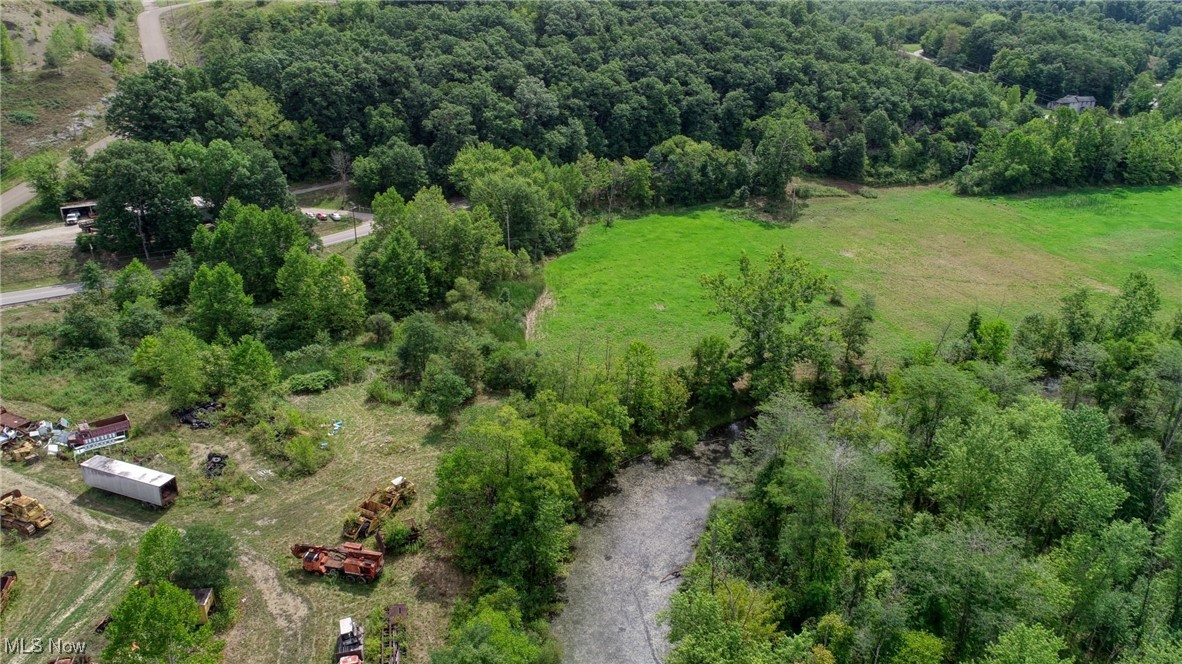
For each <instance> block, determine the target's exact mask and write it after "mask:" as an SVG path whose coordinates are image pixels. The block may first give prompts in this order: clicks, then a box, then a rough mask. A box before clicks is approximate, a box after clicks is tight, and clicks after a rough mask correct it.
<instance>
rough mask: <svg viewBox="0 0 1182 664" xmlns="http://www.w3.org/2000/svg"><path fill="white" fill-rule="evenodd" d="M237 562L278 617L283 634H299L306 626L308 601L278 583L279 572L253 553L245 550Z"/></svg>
mask: <svg viewBox="0 0 1182 664" xmlns="http://www.w3.org/2000/svg"><path fill="white" fill-rule="evenodd" d="M238 564H239V565H241V566H242V567H241V568H242V569H243V570H245V571H246V574H247V576H249V577H250V580H251V582H253V583H254V587H255V589H256V590H258V593H259V595H258V596H259V597H261V598H262V599H263V603H264V604H265V605H266V607H267V613H270V614H271V617H272V618H274V619H275V625H276V626H277V627H278V628H279V630H280V631H281V632H283V633H284V634H288V635H298V634H299V633H300V632H301V631H302V630H303V627H304V620H305V619H306V618H307V617H308V604H307V603H306V602H305V601H304V600H303V598H301V597H300V596H299V595H296V594H295V593H292V592H288V591H287V590H284V589H283V586H281V585H280V584H279V572H278V571H276V569H275V568H274V567H272V566H271V565H270V564H269V563H267V562H266V561H264V560H261V559H259V558H257V557H255V556H254V555H253V554H251V553H247V552H243V553H242V554H241V555H239V556H238ZM297 644H298V637H297Z"/></svg>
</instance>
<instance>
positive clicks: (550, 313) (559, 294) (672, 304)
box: [532, 187, 1182, 364]
mask: <svg viewBox="0 0 1182 664" xmlns="http://www.w3.org/2000/svg"><path fill="white" fill-rule="evenodd" d="M875 194H877V197H875V198H863V197H861V196H852V195H851V196H847V197H832V198H815V199H812V200H811V201H810V204H809V207H808V208H807V209H805V211H804V214H803V216H802V217H801V219H800V220H799V221H798V222H796V223H794V224H791V225H784V226H779V225H770V224H762V223H758V222H755V221H750V220H747V219H745V218H743V217H742V216H741V215H740V214H739V213H737V212H734V211H729V210H723V209H714V208H695V209H691V210H687V211H684V212H677V213H665V214H654V215H649V216H645V217H641V218H637V219H626V220H621V221H617V222H616V223H615V225H614V226H613V227H611V228H608V227H605V226H604V225H602V224H600V225H594V226H590V227H588V228H586V229H584V231H583V234H582V235H581V237H580V238H579V247H578V249H577V250H576V251H574V252H572V253H569V254H566V255H564V256H561V257H559V258H558V259H556V260H554V261H553V262H551V263H549V264H548V265H547V266H546V283H547V288H548V289H549V298H547V299H548V302H547V309H546V311H544V312H542V313H541V314H540V318H539V323H538V325H537V326H536V327H535V329H534V333H533V335H532V336H533V339H534V340H535V341H536V342H537V343H538V344H539V345H540V347H541V348H542V349H544V350H545V351H548V352H552V353H554V352H557V353H571V352H576V351H578V350H579V349H580V348H581V349H582V351H583V352H584V353H585V354H587V353H589V354H590V355H591V356H592V357H602V356H603V354H604V352H605V349H606V348H607V347H608V346H609V345H610V346H612V347H613V349H614V350H618V349H619V347H620V346H622V345H623V344H624V343H626V342H628V341H629V340H641V341H644V342H646V343H648V344H650V345H651V346H653V347H654V348H655V349H656V350H657V353H658V354H659V356H660V358H661V359H662V361H664V362H666V363H668V364H677V363H683V362H685V361H687V359H688V354H689V350H690V348H691V347H692V346H693V344H694V343H696V342H697V341H698V340H699V339H701V338H702V337H703V336H704V335H707V334H723V335H727V334H729V332H730V325H729V322H728V321H727V320H726V319H725V318H723V317H721V316H718V315H714V314H712V313H711V310H712V305H711V303H710V302H709V301H707V300H706V299H705V298H704V295H705V291H704V289H703V288H702V287H701V286H700V285H699V279H700V277H701V276H702V275H703V274H713V273H717V272H719V271H726V272H728V273H732V274H734V273H737V271H738V259H739V256H740V255H741V253H742V252H744V251H746V252H747V253H748V254H749V255H751V256H752V257H753V258H754V259H756V260H757V261H762V260H763V259H764V257H765V256H767V255H768V254H770V253H771V252H772V251H774V250H775V249H776V248H777V247H778V246H779V245H781V244H783V245H785V246H786V247H787V248H788V251H789V254H790V255H798V256H802V257H804V258H805V259H807V260H809V261H811V262H812V263H814V264H815V265H817V266H818V267H820V268H822V269H823V270H824V271H825V272H826V273H827V274H828V275H829V276H830V277H831V278H832V279H834V280H835V281H836V282H837V283H838V284H839V285H840V287H841V291H842V293H843V296H844V299H845V300H846V301H853V300H854V299H856V298H858V297H861V295H862V294H863V293H870V294H873V295H874V297H875V299H876V308H877V313H876V317H875V324H874V326H873V327H872V333H873V340H872V344H871V347H872V354H874V355H876V356H878V357H879V358H881V359H883V360H885V361H887V362H891V361H893V360H895V359H896V358H897V357H898V355H899V353H900V352H901V351H903V350H904V349H905V348H906V347H908V346H909V345H910V344H912V343H915V342H918V341H929V340H930V341H935V340H937V339H938V338H939V337H940V335H941V333H942V332H943V330H944V329H945V327H946V326H948V325H951V328H950V330H951V331H953V332H955V333H959V332H960V331H961V328H962V327H963V325H964V324H965V321H966V318H967V316H968V315H969V313H970V312H971V311H972V310H974V309H978V310H979V311H980V312H981V315H982V316H983V317H985V318H991V317H1001V318H1004V319H1006V320H1008V321H1010V322H1011V323H1015V324H1016V323H1017V322H1018V321H1019V320H1020V319H1021V318H1022V316H1024V315H1026V314H1027V313H1030V312H1032V311H1036V310H1039V309H1044V308H1050V307H1057V306H1058V304H1057V302H1056V301H1055V300H1056V299H1057V298H1058V297H1059V296H1061V295H1062V294H1064V293H1065V292H1067V291H1069V290H1071V289H1073V288H1075V287H1078V286H1087V287H1089V288H1093V289H1096V290H1098V291H1100V292H1101V293H1114V292H1115V291H1116V289H1117V288H1119V286H1120V284H1121V282H1122V281H1123V280H1124V278H1125V276H1126V275H1127V274H1128V273H1129V272H1131V271H1134V270H1144V271H1146V272H1147V273H1148V274H1149V275H1150V276H1151V277H1152V278H1153V279H1154V280H1156V282H1157V284H1158V287H1159V288H1160V290H1161V293H1162V298H1163V303H1164V305H1165V308H1166V309H1167V310H1169V309H1172V308H1174V307H1177V306H1178V305H1179V304H1182V213H1180V212H1179V210H1182V189H1180V188H1170V187H1158V188H1141V189H1134V188H1118V189H1100V190H1083V191H1079V192H1073V193H1065V194H1047V195H1037V196H1024V197H991V198H969V197H960V196H955V195H953V194H952V193H950V192H949V191H948V190H946V189H944V188H940V187H907V188H896V189H882V190H875Z"/></svg>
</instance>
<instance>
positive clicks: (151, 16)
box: [135, 0, 180, 62]
mask: <svg viewBox="0 0 1182 664" xmlns="http://www.w3.org/2000/svg"><path fill="white" fill-rule="evenodd" d="M177 6H180V5H174V6H173V7H157V6H156V0H144V11H142V12H140V15H139V16H137V17H135V23H136V25H137V26H139V30H140V46H141V47H143V49H144V62H155V61H157V60H168V59H169V53H168V40H167V39H165V37H164V26H162V25H161V24H160V15H161V14H163V13H164V12H166V11H169V10H170V9H173V8H175V7H177Z"/></svg>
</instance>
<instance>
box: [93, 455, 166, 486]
mask: <svg viewBox="0 0 1182 664" xmlns="http://www.w3.org/2000/svg"><path fill="white" fill-rule="evenodd" d="M81 465H82V467H83V468H90V469H93V470H97V471H99V472H103V473H108V474H111V475H118V476H119V477H123V478H126V479H129V480H132V481H134V482H141V483H143V484H149V485H151V486H164V485H165V484H168V483H169V482H171V481H173V480H175V479H176V476H174V475H169V474H168V473H162V472H160V471H158V470H152V469H151V468H144V467H143V466H137V465H135V464H134V463H127V462H126V461H119V460H118V459H112V458H110V457H105V456H103V455H101V454H96V455H94V456H92V457H90V458H89V459H87V460H86V461H83V462H82V464H81Z"/></svg>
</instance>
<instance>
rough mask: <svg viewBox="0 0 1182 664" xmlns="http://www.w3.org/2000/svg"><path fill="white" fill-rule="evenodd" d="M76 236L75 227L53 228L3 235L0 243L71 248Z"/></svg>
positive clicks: (76, 228) (61, 226)
mask: <svg viewBox="0 0 1182 664" xmlns="http://www.w3.org/2000/svg"><path fill="white" fill-rule="evenodd" d="M75 235H78V227H77V226H66V225H65V224H62V225H60V226H54V227H53V228H45V229H42V230H39V231H30V232H28V233H21V234H19V235H3V236H0V242H16V243H20V244H60V245H65V246H72V245H73V244H74V236H75Z"/></svg>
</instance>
